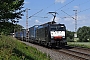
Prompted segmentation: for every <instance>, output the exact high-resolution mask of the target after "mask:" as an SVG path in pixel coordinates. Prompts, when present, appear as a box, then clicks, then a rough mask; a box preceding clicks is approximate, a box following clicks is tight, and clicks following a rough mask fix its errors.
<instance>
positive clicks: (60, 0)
mask: <svg viewBox="0 0 90 60" xmlns="http://www.w3.org/2000/svg"><path fill="white" fill-rule="evenodd" d="M65 1H66V0H55V2H56V3H64V2H65Z"/></svg>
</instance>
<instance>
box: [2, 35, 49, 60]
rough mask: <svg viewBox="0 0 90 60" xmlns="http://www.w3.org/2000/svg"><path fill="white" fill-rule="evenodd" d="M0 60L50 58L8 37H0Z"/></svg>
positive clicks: (38, 59)
mask: <svg viewBox="0 0 90 60" xmlns="http://www.w3.org/2000/svg"><path fill="white" fill-rule="evenodd" d="M0 60H50V57H49V56H47V55H46V54H45V53H42V52H40V51H38V50H37V49H36V48H34V47H30V46H27V45H26V44H24V43H21V42H20V41H19V40H16V39H14V38H12V37H10V36H0Z"/></svg>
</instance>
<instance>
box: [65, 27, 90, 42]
mask: <svg viewBox="0 0 90 60" xmlns="http://www.w3.org/2000/svg"><path fill="white" fill-rule="evenodd" d="M66 35H67V41H68V42H73V41H74V32H71V31H67V33H66ZM77 37H78V38H77V41H78V42H90V27H87V26H83V27H80V28H79V29H78V30H77Z"/></svg>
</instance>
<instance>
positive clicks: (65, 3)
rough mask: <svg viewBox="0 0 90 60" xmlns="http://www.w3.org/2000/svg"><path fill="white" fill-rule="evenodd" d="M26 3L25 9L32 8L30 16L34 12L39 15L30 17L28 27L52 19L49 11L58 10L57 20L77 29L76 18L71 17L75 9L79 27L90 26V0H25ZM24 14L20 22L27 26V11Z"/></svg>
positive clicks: (72, 29) (69, 27)
mask: <svg viewBox="0 0 90 60" xmlns="http://www.w3.org/2000/svg"><path fill="white" fill-rule="evenodd" d="M24 3H25V4H24V9H26V8H29V9H30V10H28V17H30V16H32V15H34V14H35V15H34V16H37V17H34V16H32V17H31V18H29V19H28V27H31V26H34V25H40V24H43V23H46V22H50V21H52V19H53V16H52V15H51V14H48V12H57V13H58V14H57V16H56V19H55V21H56V22H57V23H63V24H65V25H66V28H67V30H70V31H75V20H74V19H73V18H71V17H75V11H73V10H77V28H79V27H82V26H90V20H89V19H90V0H25V1H24ZM42 9H43V10H42ZM41 10H42V11H41ZM61 10H62V11H64V12H65V13H64V12H62V11H61ZM39 11H40V12H39ZM37 12H39V13H37ZM36 13H37V14H36ZM66 13H67V14H66ZM23 14H24V16H23V17H22V19H21V20H20V21H19V23H18V24H20V25H22V26H24V28H26V12H24V13H23ZM69 15H70V16H71V17H70V16H69ZM41 17H48V18H41ZM64 17H67V18H64Z"/></svg>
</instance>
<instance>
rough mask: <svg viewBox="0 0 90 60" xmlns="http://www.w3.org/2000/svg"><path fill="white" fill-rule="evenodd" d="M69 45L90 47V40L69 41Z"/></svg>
mask: <svg viewBox="0 0 90 60" xmlns="http://www.w3.org/2000/svg"><path fill="white" fill-rule="evenodd" d="M68 45H70V46H79V47H84V48H90V42H68Z"/></svg>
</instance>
